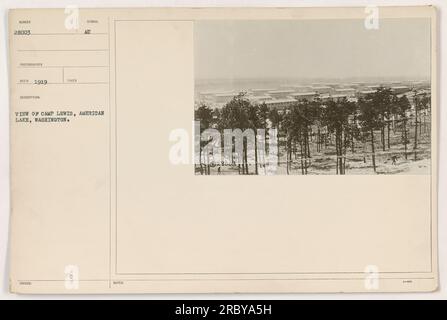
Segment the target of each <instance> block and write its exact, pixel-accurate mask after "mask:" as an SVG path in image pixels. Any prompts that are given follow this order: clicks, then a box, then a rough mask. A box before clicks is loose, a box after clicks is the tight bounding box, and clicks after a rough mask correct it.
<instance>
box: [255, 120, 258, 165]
mask: <svg viewBox="0 0 447 320" xmlns="http://www.w3.org/2000/svg"><path fill="white" fill-rule="evenodd" d="M257 135H258V133H257V132H256V129H255V174H258V140H257Z"/></svg>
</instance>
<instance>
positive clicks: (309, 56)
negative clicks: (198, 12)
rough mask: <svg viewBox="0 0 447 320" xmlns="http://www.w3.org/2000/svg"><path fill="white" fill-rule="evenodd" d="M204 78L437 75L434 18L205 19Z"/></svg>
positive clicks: (199, 55)
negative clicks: (371, 23)
mask: <svg viewBox="0 0 447 320" xmlns="http://www.w3.org/2000/svg"><path fill="white" fill-rule="evenodd" d="M194 69H195V77H196V79H252V78H256V79H259V78H262V79H272V78H273V79H275V78H276V79H277V78H294V79H300V78H303V79H306V78H328V79H329V78H334V79H335V78H337V79H343V78H411V79H422V78H429V76H430V20H429V19H422V18H411V19H410V18H405V19H381V20H380V24H379V29H378V30H368V29H366V28H365V27H364V20H363V19H358V20H351V19H349V20H348V19H346V20H345V19H343V20H341V19H340V20H287V21H285V20H282V21H279V20H274V21H265V20H264V21H262V20H252V21H247V20H246V21H228V20H226V21H197V22H195V25H194Z"/></svg>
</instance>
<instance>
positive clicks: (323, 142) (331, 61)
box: [194, 17, 431, 175]
mask: <svg viewBox="0 0 447 320" xmlns="http://www.w3.org/2000/svg"><path fill="white" fill-rule="evenodd" d="M371 19H372V20H371V21H368V20H364V19H325V20H305V19H304V20H282V21H271V20H245V21H240V20H232V21H229V20H226V21H198V22H196V24H195V29H194V30H195V33H194V50H195V51H194V58H195V60H194V70H195V107H194V108H195V109H194V120H195V123H196V125H195V139H196V141H195V174H196V175H272V174H273V175H275V174H276V175H308V174H309V175H331V174H334V175H335V174H337V175H338V174H340V175H343V174H349V175H374V174H389V175H391V174H407V175H420V174H425V175H427V174H430V159H431V156H430V154H431V143H430V141H431V82H430V75H431V71H430V70H431V61H430V60H431V52H430V46H431V43H430V39H431V34H430V20H429V19H426V18H425V19H424V18H398V19H381V20H380V23H379V21H377V23H375V21H374V17H372V18H371ZM199 141H200V143H199Z"/></svg>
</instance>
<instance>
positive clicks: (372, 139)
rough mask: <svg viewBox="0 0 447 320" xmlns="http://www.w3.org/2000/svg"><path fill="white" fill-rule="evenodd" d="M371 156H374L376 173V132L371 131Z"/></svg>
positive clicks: (373, 161)
mask: <svg viewBox="0 0 447 320" xmlns="http://www.w3.org/2000/svg"><path fill="white" fill-rule="evenodd" d="M371 155H372V163H373V168H374V172H376V154H375V149H374V130H373V129H371Z"/></svg>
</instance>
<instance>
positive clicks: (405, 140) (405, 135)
mask: <svg viewBox="0 0 447 320" xmlns="http://www.w3.org/2000/svg"><path fill="white" fill-rule="evenodd" d="M407 144H408V137H407V119H404V147H405V160H407V159H408V155H407V152H408V151H407V150H408V147H407Z"/></svg>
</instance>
